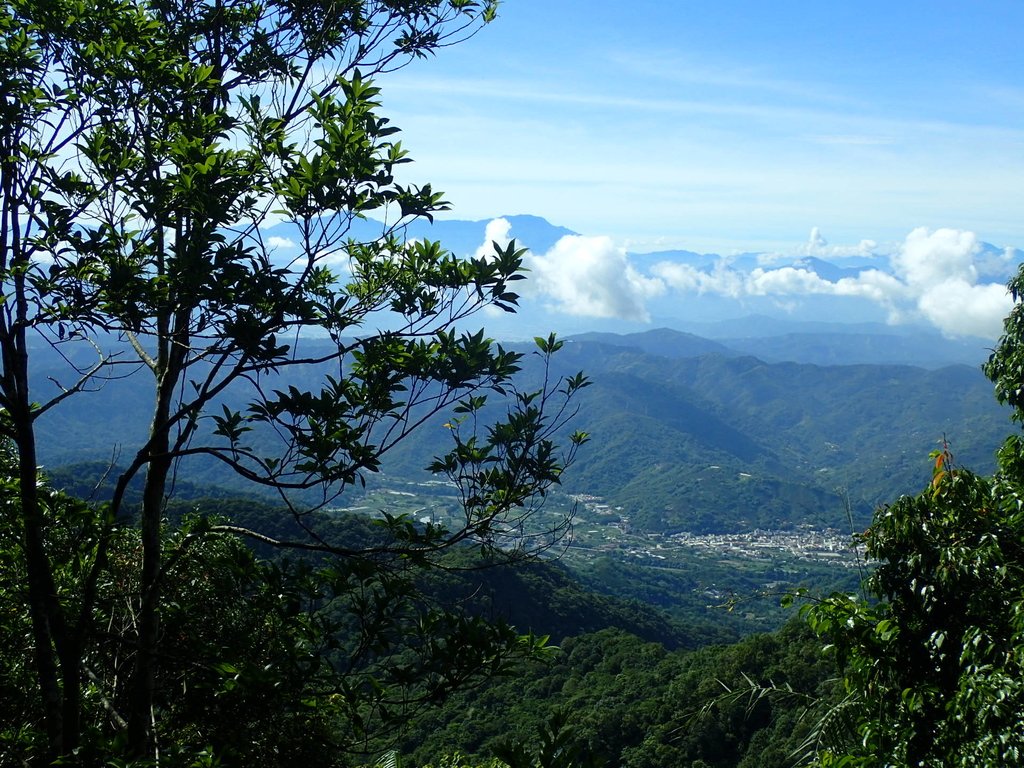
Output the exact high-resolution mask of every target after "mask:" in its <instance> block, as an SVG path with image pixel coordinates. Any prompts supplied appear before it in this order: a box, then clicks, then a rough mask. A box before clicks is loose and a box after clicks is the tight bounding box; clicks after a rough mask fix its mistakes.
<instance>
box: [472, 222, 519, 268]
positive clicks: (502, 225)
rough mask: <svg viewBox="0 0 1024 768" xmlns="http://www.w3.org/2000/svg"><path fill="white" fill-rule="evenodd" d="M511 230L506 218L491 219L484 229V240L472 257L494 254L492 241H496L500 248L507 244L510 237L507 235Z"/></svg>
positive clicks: (479, 257) (478, 257) (487, 256)
mask: <svg viewBox="0 0 1024 768" xmlns="http://www.w3.org/2000/svg"><path fill="white" fill-rule="evenodd" d="M511 231H512V225H511V224H510V223H509V221H508V219H492V220H491V221H489V222H487V227H486V228H485V229H484V241H483V242H482V243H481V244H480V246H479V247H478V248H477V249H476V253H474V254H473V257H474V258H477V259H482V258H489V257H491V256H493V255H494V243H497V244H498V245H500V246H501V247H502V248H504V247H505V246H507V245H508V244H509V243H510V242H511V240H512V238H511V237H509V233H511Z"/></svg>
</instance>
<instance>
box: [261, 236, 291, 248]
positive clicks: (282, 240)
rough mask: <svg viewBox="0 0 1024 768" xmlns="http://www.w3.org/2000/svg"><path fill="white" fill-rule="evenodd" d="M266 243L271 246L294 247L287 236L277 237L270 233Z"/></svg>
mask: <svg viewBox="0 0 1024 768" xmlns="http://www.w3.org/2000/svg"><path fill="white" fill-rule="evenodd" d="M267 245H269V246H270V247H271V248H294V247H295V243H294V242H292V241H291V240H289V239H288V238H287V237H278V236H277V235H271V236H270V237H268V238H267Z"/></svg>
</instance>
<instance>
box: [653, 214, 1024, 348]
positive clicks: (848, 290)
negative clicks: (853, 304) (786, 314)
mask: <svg viewBox="0 0 1024 768" xmlns="http://www.w3.org/2000/svg"><path fill="white" fill-rule="evenodd" d="M877 247H878V246H877V243H875V242H874V241H871V240H862V241H861V242H860V243H859V244H858V245H857V246H856V248H855V249H852V250H851V249H849V248H833V247H829V246H828V243H827V242H826V241H825V239H824V238H823V237H822V236H821V233H820V231H819V230H818V229H817V228H814V229H812V230H811V235H810V238H809V240H808V242H807V244H806V245H805V246H804V247H803V248H802V249H801V253H804V254H812V253H814V254H819V255H824V256H831V255H836V256H839V255H842V254H843V253H845V254H846V255H853V254H854V253H858V254H861V255H876V249H877ZM1014 256H1015V252H1014V253H1013V254H1010V253H1009V252H1004V253H1003V254H999V255H998V256H996V257H995V259H996V260H997V261H999V262H1001V263H1002V264H1003V266H1004V268H1006V267H1009V266H1011V265H1012V261H1013V257H1014ZM992 261H993V256H992V254H991V252H986V251H985V250H984V249H983V248H982V247H981V244H980V242H979V240H978V238H977V236H976V235H975V234H974V233H973V232H967V231H963V230H954V229H938V230H935V231H931V230H928V229H926V228H924V227H919V228H918V229H915V230H913V231H912V232H911V233H910V234H909V235H907V237H906V239H905V240H904V242H903V243H902V244H901V245H900V246H899V247H898V248H897V249H896V251H895V253H893V254H892V255H891V256H890V259H889V262H890V266H891V268H892V272H893V274H889V273H887V272H885V271H883V270H881V269H868V270H864V271H862V272H860V273H859V274H858V275H857V276H856V277H844V278H841V279H839V280H836V281H830V280H827V279H825V278H823V277H821V276H820V275H818V274H817V273H816V272H814V271H813V270H811V269H806V268H804V267H801V266H785V267H780V268H777V269H772V268H770V267H768V268H766V266H765V264H767V263H769V262H768V261H767V260H762V261H761V262H760V263H761V264H762V266H759V267H757V268H755V269H753V270H751V271H750V272H743V271H740V270H738V269H734V268H732V267H731V266H730V265H729V264H728V262H726V261H724V260H723V261H719V262H718V263H717V264H716V265H715V266H714V268H713V269H712V270H710V271H703V270H700V269H697V268H696V267H694V266H692V265H689V264H683V263H678V262H661V263H659V264H656V265H654V266H653V267H652V268H651V273H652V274H653V275H655V276H656V277H658V278H660V279H661V280H662V281H663V282H664V284H665V285H666V286H667V287H669V288H670V289H672V290H674V291H677V292H680V293H698V294H704V293H713V294H716V295H719V296H727V297H730V298H736V299H739V298H742V297H744V296H764V297H769V298H774V299H780V300H781V299H782V298H783V297H789V298H792V297H799V296H809V295H815V294H817V295H832V296H851V297H859V298H864V299H867V300H870V301H873V302H875V303H876V304H879V305H880V306H882V307H884V308H885V309H886V310H887V311H888V313H889V318H890V321H891V322H904V321H907V320H911V319H924V320H926V321H928V322H929V323H931V324H932V325H934V326H935V327H936V328H938V329H939V330H940V331H942V332H943V333H944V334H946V335H949V336H964V335H972V336H982V337H987V338H995V337H996V336H998V335H999V333H1000V332H1001V329H1002V320H1003V318H1004V317H1005V316H1006V314H1007V313H1008V312H1009V310H1010V307H1011V305H1012V302H1011V300H1010V297H1009V296H1008V294H1007V291H1006V287H1005V285H1004V284H1003V283H1002V282H979V264H984V265H985V266H986V267H989V266H991V264H990V263H991V262H992ZM996 266H998V265H996ZM981 271H983V272H985V271H986V270H984V269H983V270H981ZM988 271H990V270H988ZM791 303H792V302H791V301H789V302H787V306H788V304H791Z"/></svg>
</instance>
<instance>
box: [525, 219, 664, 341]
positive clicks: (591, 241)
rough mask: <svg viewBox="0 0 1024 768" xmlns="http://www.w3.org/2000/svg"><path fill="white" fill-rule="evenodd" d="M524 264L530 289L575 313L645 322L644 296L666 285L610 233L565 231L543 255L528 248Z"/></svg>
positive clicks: (564, 309)
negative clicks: (639, 268)
mask: <svg viewBox="0 0 1024 768" xmlns="http://www.w3.org/2000/svg"><path fill="white" fill-rule="evenodd" d="M526 265H527V267H528V268H529V269H530V277H529V279H528V280H527V281H526V282H527V283H528V284H529V286H528V288H527V290H530V291H531V292H533V293H534V295H537V296H540V297H542V298H543V299H544V300H546V301H547V302H548V304H549V305H550V306H551V307H552V308H553V309H556V310H559V311H562V312H566V313H568V314H571V315H583V316H588V317H614V318H619V319H622V320H640V321H644V322H646V321H648V320H649V319H650V316H649V314H648V312H647V308H646V305H645V302H646V300H647V299H648V298H651V297H653V296H657V295H659V294H660V293H663V292H664V290H665V286H664V284H663V283H662V281H661V280H658V279H656V278H650V277H645V276H643V275H641V274H640V273H639V272H638V271H637V270H636V269H635V268H634V267H633V265H632V264H630V262H629V259H628V257H627V256H626V252H625V250H624V249H622V248H619V247H617V246H616V245H615V244H614V243H613V242H612V240H611V239H610V238H607V237H583V236H581V235H566V236H565V237H563V238H561V239H560V240H559V241H558V242H557V243H555V245H554V247H553V248H552V249H551V250H550V251H548V252H547V253H546V254H544V255H543V256H537V255H534V254H530V255H529V256H528V257H527V260H526Z"/></svg>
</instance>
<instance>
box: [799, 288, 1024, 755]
mask: <svg viewBox="0 0 1024 768" xmlns="http://www.w3.org/2000/svg"><path fill="white" fill-rule="evenodd" d="M1022 286H1024V271H1022V272H1021V273H1020V274H1018V276H1017V277H1016V278H1015V279H1014V280H1012V281H1011V283H1010V290H1011V292H1012V294H1013V296H1014V299H1015V302H1016V303H1015V306H1014V308H1013V310H1012V312H1011V314H1010V316H1009V317H1008V318H1007V320H1006V324H1005V334H1004V336H1003V338H1002V339H1001V341H1000V344H999V346H998V348H997V349H996V350H995V352H994V353H993V354H992V356H991V358H990V360H989V362H988V363H987V364H986V366H985V372H986V374H987V375H988V376H989V378H991V379H992V381H993V382H994V383H995V385H996V395H997V397H998V399H999V400H1000V402H1003V403H1006V404H1009V405H1010V406H1012V407H1013V409H1014V412H1013V418H1014V420H1015V421H1017V422H1024V397H1022V394H1021V393H1022V391H1024V389H1022V388H1024V366H1022V360H1024V355H1022V348H1024V306H1022V304H1021V302H1020V299H1021V288H1022ZM933 460H934V465H933V466H934V469H933V479H932V482H931V484H930V486H929V487H928V488H926V489H925V490H924V491H923V492H922V493H921V494H919V495H917V496H914V497H909V496H907V497H903V498H900V499H899V500H898V501H896V502H895V503H893V504H891V505H888V506H885V507H883V508H881V509H880V510H879V511H878V512H877V513H876V514H875V518H874V521H873V523H872V525H871V526H870V527H869V528H868V530H867V531H866V532H865V533H864V534H863V535H862V538H861V540H862V543H863V544H864V546H865V549H866V553H867V555H868V556H869V557H870V558H872V559H873V560H876V561H877V567H876V568H875V570H874V571H873V573H872V574H871V575H870V576H869V577H868V579H867V581H866V588H867V594H868V599H867V600H865V599H860V598H857V597H855V596H848V595H833V596H832V597H831V598H829V599H827V600H825V601H824V602H822V603H819V604H815V605H812V606H809V607H807V608H806V609H805V611H806V613H807V616H808V618H809V620H810V623H811V625H812V627H813V628H814V629H816V630H817V631H818V632H819V634H821V635H823V636H824V637H825V638H827V640H828V641H829V643H830V645H829V648H831V649H832V650H833V651H834V653H835V654H836V657H837V659H838V661H839V664H840V668H841V670H842V673H843V681H844V684H845V686H846V693H847V699H846V700H845V702H844V704H843V707H842V712H841V717H842V718H843V719H850V718H851V713H852V721H853V724H854V725H855V726H856V738H855V739H854V740H852V741H851V742H850V743H848V744H846V745H845V746H835V747H833V748H830V749H825V750H823V751H822V752H821V753H820V754H819V755H818V761H819V763H820V764H821V765H825V766H934V765H946V766H962V767H963V768H967V767H968V766H972V767H973V766H991V767H992V768H995V767H996V766H1006V765H1019V764H1020V763H1021V761H1022V760H1024V715H1022V714H1021V713H1022V712H1024V442H1022V440H1021V438H1020V436H1019V435H1012V436H1010V437H1009V438H1007V440H1006V441H1005V443H1004V444H1003V446H1002V448H1001V449H1000V451H999V455H998V469H997V471H996V473H995V474H994V475H993V476H992V477H982V476H979V475H976V474H974V473H972V472H970V471H968V470H965V469H962V468H959V467H956V466H955V465H954V462H953V457H952V455H951V453H950V451H949V449H948V447H946V446H945V445H944V446H943V448H942V449H941V450H938V451H936V452H935V453H934V454H933Z"/></svg>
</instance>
